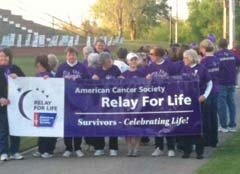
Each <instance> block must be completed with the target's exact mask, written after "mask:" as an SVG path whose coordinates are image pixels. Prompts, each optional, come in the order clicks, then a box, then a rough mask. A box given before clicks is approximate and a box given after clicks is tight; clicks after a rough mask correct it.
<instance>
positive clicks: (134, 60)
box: [127, 57, 138, 68]
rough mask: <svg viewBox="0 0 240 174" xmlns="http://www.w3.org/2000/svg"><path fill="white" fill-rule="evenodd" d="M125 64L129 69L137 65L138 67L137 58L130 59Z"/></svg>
mask: <svg viewBox="0 0 240 174" xmlns="http://www.w3.org/2000/svg"><path fill="white" fill-rule="evenodd" d="M127 63H128V65H129V66H130V67H131V68H136V67H137V65H138V58H137V57H133V58H132V59H130V60H127Z"/></svg>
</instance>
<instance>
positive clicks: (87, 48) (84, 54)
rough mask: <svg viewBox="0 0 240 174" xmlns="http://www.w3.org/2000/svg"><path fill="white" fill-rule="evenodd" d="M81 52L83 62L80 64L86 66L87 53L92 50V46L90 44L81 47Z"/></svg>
mask: <svg viewBox="0 0 240 174" xmlns="http://www.w3.org/2000/svg"><path fill="white" fill-rule="evenodd" d="M82 52H83V62H82V64H83V65H84V66H85V67H87V66H88V55H89V54H91V53H93V52H94V49H93V47H91V46H85V47H83V49H82Z"/></svg>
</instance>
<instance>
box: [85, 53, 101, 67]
mask: <svg viewBox="0 0 240 174" xmlns="http://www.w3.org/2000/svg"><path fill="white" fill-rule="evenodd" d="M87 60H88V67H96V66H98V65H99V54H98V53H90V54H89V55H88V57H87Z"/></svg>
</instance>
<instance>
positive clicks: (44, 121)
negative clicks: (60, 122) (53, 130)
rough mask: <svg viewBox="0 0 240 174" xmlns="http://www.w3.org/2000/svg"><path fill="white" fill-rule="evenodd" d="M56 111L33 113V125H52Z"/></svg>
mask: <svg viewBox="0 0 240 174" xmlns="http://www.w3.org/2000/svg"><path fill="white" fill-rule="evenodd" d="M56 115H57V114H56V113H34V127H53V124H54V121H55V119H56Z"/></svg>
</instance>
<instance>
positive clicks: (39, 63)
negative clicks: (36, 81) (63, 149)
mask: <svg viewBox="0 0 240 174" xmlns="http://www.w3.org/2000/svg"><path fill="white" fill-rule="evenodd" d="M35 67H36V70H37V73H36V75H35V76H36V77H43V78H49V77H53V74H52V73H51V68H50V66H49V64H48V57H47V55H41V56H37V57H36V61H35ZM56 141H57V138H55V137H39V138H38V151H37V152H34V153H33V154H32V155H33V156H34V157H42V158H52V157H53V151H54V149H55V145H56Z"/></svg>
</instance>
